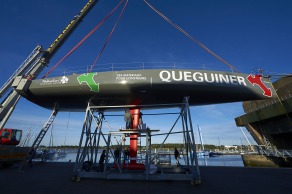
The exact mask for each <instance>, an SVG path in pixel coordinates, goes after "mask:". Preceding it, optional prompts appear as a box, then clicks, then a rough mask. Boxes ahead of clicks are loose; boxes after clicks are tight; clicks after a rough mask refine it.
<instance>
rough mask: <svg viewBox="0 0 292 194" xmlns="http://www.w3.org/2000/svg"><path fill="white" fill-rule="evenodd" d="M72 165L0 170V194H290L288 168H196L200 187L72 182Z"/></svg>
mask: <svg viewBox="0 0 292 194" xmlns="http://www.w3.org/2000/svg"><path fill="white" fill-rule="evenodd" d="M73 168H74V163H65V162H64V163H61V162H51V163H39V164H35V165H34V166H33V167H32V168H27V169H24V170H23V171H19V170H18V166H12V167H10V168H7V169H5V168H0V188H1V193H10V194H14V193H15V194H17V193H30V194H35V193H39V194H47V193H48V194H51V193H52V194H53V193H54V194H58V193H62V194H64V193H66V194H67V193H68V194H74V193H78V194H87V193H104V194H107V193H133V194H136V193H137V194H138V193H139V194H144V193H145V194H146V193H147V194H154V193H160V194H161V193H167V194H172V193H173V194H182V193H183V194H187V193H196V194H198V193H208V194H212V193H216V194H217V193H218V194H219V193H224V194H228V193H232V194H234V193H236V194H240V193H246V194H250V193H253V194H257V193H264V194H270V193H271V194H275V193H281V194H286V193H287V194H288V193H289V194H291V193H292V168H244V167H214V166H212V167H211V166H207V167H205V166H204V167H200V172H201V179H202V183H201V184H200V185H191V184H190V181H146V180H145V181H140V180H139V181H138V180H137V181H129V180H101V179H89V178H82V179H81V180H80V181H79V182H72V181H71V178H72V174H73Z"/></svg>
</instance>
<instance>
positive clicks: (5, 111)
mask: <svg viewBox="0 0 292 194" xmlns="http://www.w3.org/2000/svg"><path fill="white" fill-rule="evenodd" d="M98 1H99V0H89V1H88V2H87V3H86V5H85V6H84V7H83V8H82V9H81V11H80V12H79V13H78V14H77V15H76V16H74V18H73V20H72V21H71V22H70V23H69V24H68V25H67V26H66V28H65V29H64V30H63V31H62V33H61V34H60V35H59V36H58V37H57V38H56V39H55V40H54V42H53V43H52V44H51V45H50V46H49V48H48V49H47V50H45V51H44V50H42V48H41V47H39V46H38V47H36V49H35V50H34V51H33V54H31V55H30V56H29V57H28V59H26V60H25V61H24V63H23V64H21V66H20V67H19V68H18V69H17V70H16V72H15V73H14V74H13V75H12V76H11V77H10V78H9V80H8V81H7V82H6V83H5V84H4V85H3V87H2V88H1V90H0V97H1V96H3V95H4V93H5V92H7V91H8V89H9V88H10V87H11V86H12V87H13V88H14V91H11V92H10V93H9V94H8V95H7V96H6V98H5V99H4V100H3V101H2V102H1V104H0V122H1V123H0V129H2V128H3V127H4V125H5V124H6V122H7V120H8V119H9V117H10V115H11V114H12V112H13V110H14V108H15V106H16V104H17V103H18V101H19V99H20V97H21V96H20V94H19V93H17V92H16V91H22V90H24V91H26V90H27V89H28V88H29V85H30V83H31V80H32V79H35V78H37V77H38V76H39V74H40V73H41V72H42V70H43V69H44V68H45V67H46V66H47V65H48V63H49V60H50V59H51V58H52V57H53V56H54V54H55V53H56V52H57V51H58V49H59V48H60V47H61V46H62V45H63V43H64V42H65V41H66V40H67V39H68V37H69V36H70V35H71V34H72V32H73V31H74V30H75V29H76V28H77V27H78V25H79V24H80V22H81V21H82V19H84V18H85V16H86V15H87V14H88V13H89V11H90V10H91V9H92V8H93V7H94V5H95V4H96V3H97V2H98ZM36 50H37V52H36ZM39 55H41V56H39ZM37 56H39V57H38V58H37ZM29 67H30V69H29ZM27 69H29V70H27ZM26 70H27V71H26Z"/></svg>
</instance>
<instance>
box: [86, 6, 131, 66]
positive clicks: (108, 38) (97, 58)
mask: <svg viewBox="0 0 292 194" xmlns="http://www.w3.org/2000/svg"><path fill="white" fill-rule="evenodd" d="M127 4H128V0H127V1H126V3H125V5H124V7H123V9H122V11H121V13H120V15H119V17H118V19H117V21H116V23H115V25H114V27H113V29H112V31H111V32H110V34H109V35H108V37H107V39H106V41H105V43H104V45H103V47H102V49H101V51H100V52H99V54H98V56H97V57H96V59H95V60H94V62H93V64H92V65H91V67H90V70H89V72H91V71H92V69H93V67H94V66H95V65H96V63H97V61H98V60H99V58H100V56H101V54H102V52H103V51H104V49H105V47H106V46H107V44H108V42H109V40H110V39H111V37H112V35H113V32H114V31H115V29H116V27H117V25H118V23H119V21H120V19H121V17H122V15H123V13H124V11H125V9H126V7H127Z"/></svg>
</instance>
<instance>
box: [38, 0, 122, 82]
mask: <svg viewBox="0 0 292 194" xmlns="http://www.w3.org/2000/svg"><path fill="white" fill-rule="evenodd" d="M124 1H125V0H121V1H120V3H119V4H118V5H117V6H116V7H115V8H114V9H113V10H112V11H111V12H110V13H109V14H108V15H107V16H106V17H105V18H104V19H103V20H102V21H101V22H100V23H99V24H97V25H96V26H95V27H94V28H93V29H92V30H91V31H90V32H89V33H88V34H87V35H86V36H85V37H84V38H83V39H82V40H81V41H79V42H78V43H77V44H76V45H75V46H74V47H73V48H72V49H71V50H70V51H69V52H68V53H67V54H66V55H65V56H64V57H63V58H62V59H60V60H59V61H58V62H57V63H56V65H54V66H53V67H52V68H51V69H50V70H49V71H48V72H47V73H46V74H45V75H44V76H43V77H42V79H43V78H46V77H47V76H48V75H49V74H50V73H51V72H52V71H53V70H54V69H56V68H57V67H58V66H59V65H60V64H61V63H62V62H63V61H64V60H65V59H66V58H68V57H69V56H70V55H71V54H72V53H73V52H74V51H75V50H76V49H77V48H78V47H79V46H81V45H82V44H83V43H84V42H85V41H86V40H87V39H88V38H89V37H90V36H91V35H92V34H93V33H94V32H95V31H96V30H97V29H98V28H99V27H100V26H101V25H102V24H104V22H105V21H107V20H108V19H109V18H110V16H112V14H113V13H114V12H115V11H116V9H117V8H118V7H119V6H120V5H121V4H122V3H123V2H124Z"/></svg>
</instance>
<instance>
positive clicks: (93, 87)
mask: <svg viewBox="0 0 292 194" xmlns="http://www.w3.org/2000/svg"><path fill="white" fill-rule="evenodd" d="M95 75H97V73H85V74H82V75H80V76H78V77H77V80H78V82H79V84H82V83H86V84H87V85H88V87H89V88H90V91H93V92H99V83H96V82H95V81H94V79H93V77H94V76H95Z"/></svg>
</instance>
